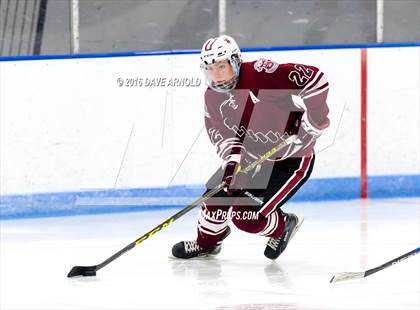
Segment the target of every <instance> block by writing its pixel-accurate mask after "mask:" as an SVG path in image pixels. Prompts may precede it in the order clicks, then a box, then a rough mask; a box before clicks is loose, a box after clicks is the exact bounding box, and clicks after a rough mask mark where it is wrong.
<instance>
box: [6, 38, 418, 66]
mask: <svg viewBox="0 0 420 310" xmlns="http://www.w3.org/2000/svg"><path fill="white" fill-rule="evenodd" d="M419 46H420V42H413V43H383V44H376V43H372V44H333V45H298V46H269V47H251V48H241V51H242V52H271V51H299V50H330V49H355V48H359V49H360V48H389V47H419ZM198 53H200V51H199V50H162V51H141V52H140V51H139V52H117V53H94V54H73V55H72V54H61V55H36V56H5V57H0V62H2V61H3V62H6V61H23V60H53V59H82V58H106V57H133V56H164V55H188V54H198Z"/></svg>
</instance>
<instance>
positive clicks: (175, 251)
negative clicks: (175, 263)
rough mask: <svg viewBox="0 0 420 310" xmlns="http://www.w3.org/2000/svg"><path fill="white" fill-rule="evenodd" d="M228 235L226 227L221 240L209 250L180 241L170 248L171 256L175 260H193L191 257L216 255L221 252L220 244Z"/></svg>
mask: <svg viewBox="0 0 420 310" xmlns="http://www.w3.org/2000/svg"><path fill="white" fill-rule="evenodd" d="M229 234H230V228H229V226H228V227H227V229H226V231H225V233H224V235H223V237H222V239H221V240H220V241H219V242H217V244H216V245H215V246H213V247H211V248H209V249H203V248H201V247H200V246H199V245H198V243H197V241H196V240H194V241H181V242H178V243H177V244H175V245H174V246H173V247H172V255H173V256H174V257H176V258H183V259H188V258H193V257H199V256H207V255H217V254H219V253H220V251H221V250H222V242H223V240H224V239H225V238H226V237H227V236H229Z"/></svg>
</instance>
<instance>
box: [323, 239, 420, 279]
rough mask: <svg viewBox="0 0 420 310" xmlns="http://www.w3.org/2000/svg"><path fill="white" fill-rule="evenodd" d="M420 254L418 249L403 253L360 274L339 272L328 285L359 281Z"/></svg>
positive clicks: (419, 248)
mask: <svg viewBox="0 0 420 310" xmlns="http://www.w3.org/2000/svg"><path fill="white" fill-rule="evenodd" d="M419 252H420V247H418V248H417V249H414V250H413V251H410V252H408V253H405V254H404V255H401V256H400V257H397V258H394V259H393V260H390V261H389V262H386V263H385V264H383V265H380V266H378V267H375V268H372V269H369V270H366V271H362V272H340V273H337V274H336V275H335V276H333V277H332V278H331V280H330V283H333V282H339V281H345V280H353V279H361V278H365V277H367V276H370V275H371V274H373V273H375V272H378V271H380V270H382V269H385V268H388V267H390V266H392V265H395V264H398V263H399V262H401V261H403V260H405V259H407V258H409V257H411V256H414V255H416V254H417V253H419Z"/></svg>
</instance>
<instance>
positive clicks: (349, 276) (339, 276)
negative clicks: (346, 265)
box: [330, 272, 365, 283]
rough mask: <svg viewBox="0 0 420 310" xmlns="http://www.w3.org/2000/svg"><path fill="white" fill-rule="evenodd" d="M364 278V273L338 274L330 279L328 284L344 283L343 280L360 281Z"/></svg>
mask: <svg viewBox="0 0 420 310" xmlns="http://www.w3.org/2000/svg"><path fill="white" fill-rule="evenodd" d="M364 276H365V273H364V272H340V273H337V274H336V275H334V276H333V277H332V278H331V280H330V283H334V282H340V281H345V280H353V279H361V278H364Z"/></svg>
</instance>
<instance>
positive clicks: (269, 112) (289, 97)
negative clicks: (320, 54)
mask: <svg viewBox="0 0 420 310" xmlns="http://www.w3.org/2000/svg"><path fill="white" fill-rule="evenodd" d="M328 87H329V85H328V82H327V80H326V78H325V76H324V74H323V73H322V72H321V71H320V70H319V69H318V68H316V67H313V66H307V65H301V64H291V63H288V64H278V63H276V62H273V61H270V60H267V59H260V60H258V61H254V62H245V63H243V64H242V66H241V72H240V76H239V80H238V83H237V84H236V87H235V89H233V90H232V91H230V92H228V93H219V92H215V91H213V90H211V89H210V88H208V89H207V91H206V92H205V124H206V130H207V133H208V135H209V137H210V140H211V142H212V143H213V145H214V146H215V147H216V148H217V153H218V155H219V156H220V157H221V158H222V159H223V160H225V161H236V162H240V161H243V160H244V159H245V160H246V161H247V162H249V161H253V160H255V159H256V158H259V157H260V155H262V154H264V153H265V152H267V151H268V150H270V149H271V148H272V147H274V146H276V145H277V144H279V143H280V142H281V141H280V137H281V136H282V135H283V134H284V133H285V132H290V131H294V129H293V127H294V126H296V124H297V122H296V121H298V120H299V119H300V117H301V116H302V115H303V113H307V115H308V118H309V119H310V120H311V125H312V126H314V127H316V128H318V129H324V128H326V127H327V126H328V125H329V119H328V117H327V115H328V107H327V103H326V99H327V94H328ZM306 137H307V138H306V139H303V140H302V141H300V143H299V144H293V145H291V146H290V147H288V148H286V149H284V150H282V151H281V152H280V153H277V154H274V155H273V156H272V157H271V158H270V160H282V159H286V158H289V157H291V156H293V157H301V156H305V155H308V154H309V153H310V152H312V149H313V147H314V145H315V140H314V139H312V137H310V136H306Z"/></svg>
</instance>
